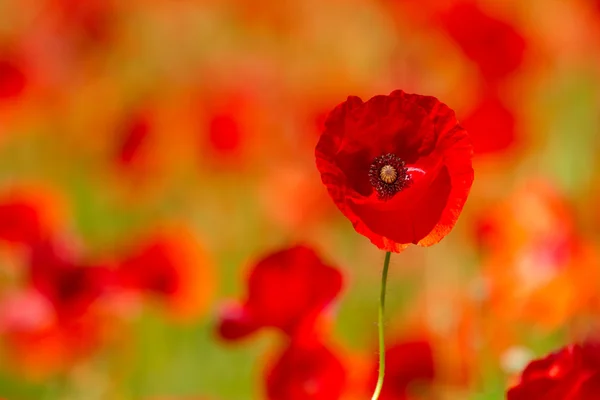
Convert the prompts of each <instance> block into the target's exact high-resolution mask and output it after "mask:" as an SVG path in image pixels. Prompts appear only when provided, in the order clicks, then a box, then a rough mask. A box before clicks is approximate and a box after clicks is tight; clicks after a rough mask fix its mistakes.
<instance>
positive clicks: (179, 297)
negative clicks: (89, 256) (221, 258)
mask: <svg viewBox="0 0 600 400" xmlns="http://www.w3.org/2000/svg"><path fill="white" fill-rule="evenodd" d="M116 274H117V281H118V284H119V286H120V287H121V288H123V289H125V290H129V291H132V292H140V293H149V294H154V295H155V296H156V297H158V298H160V299H163V300H164V301H166V303H167V306H168V308H169V311H171V312H172V313H173V316H175V317H178V318H184V319H185V318H191V317H194V316H196V315H197V314H198V313H199V312H201V311H203V310H204V308H205V306H206V305H207V303H208V300H209V298H210V296H211V294H212V287H213V284H214V282H213V279H212V276H211V273H210V263H209V260H208V257H207V255H206V254H205V253H204V251H203V250H202V249H201V248H200V246H199V243H198V241H197V239H196V237H195V236H194V235H193V234H192V233H191V232H189V231H188V230H187V229H185V228H184V227H177V228H173V229H171V228H169V229H163V230H162V231H161V232H159V233H156V234H151V235H148V237H147V238H145V239H143V240H142V241H141V242H140V243H138V244H137V245H136V246H135V247H134V248H133V249H132V250H131V253H130V254H129V255H128V256H127V257H124V258H123V259H122V260H120V261H119V262H118V266H117V272H116Z"/></svg>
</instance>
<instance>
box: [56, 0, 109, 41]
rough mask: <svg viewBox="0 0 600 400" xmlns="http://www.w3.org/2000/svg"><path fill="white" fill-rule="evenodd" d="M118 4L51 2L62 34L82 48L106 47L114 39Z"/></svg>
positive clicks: (96, 0) (94, 0) (73, 0)
mask: <svg viewBox="0 0 600 400" xmlns="http://www.w3.org/2000/svg"><path fill="white" fill-rule="evenodd" d="M117 4H118V3H116V2H113V1H112V0H108V1H103V0H87V1H85V2H81V1H76V0H50V5H51V6H52V7H53V11H54V12H55V13H56V17H57V21H59V22H60V28H59V29H60V32H61V33H62V34H63V35H66V36H68V38H69V40H71V41H72V43H73V44H75V45H77V47H80V48H86V47H93V46H98V45H105V44H107V43H108V42H109V41H110V40H111V39H112V37H113V25H114V24H115V22H116V21H117V20H118V18H117V17H118V12H117V11H118V8H117Z"/></svg>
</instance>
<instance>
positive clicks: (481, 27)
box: [440, 1, 526, 82]
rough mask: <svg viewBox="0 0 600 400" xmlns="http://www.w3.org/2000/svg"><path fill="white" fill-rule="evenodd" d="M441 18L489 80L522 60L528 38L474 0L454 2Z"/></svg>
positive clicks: (453, 36) (449, 32)
mask: <svg viewBox="0 0 600 400" xmlns="http://www.w3.org/2000/svg"><path fill="white" fill-rule="evenodd" d="M440 22H441V24H442V26H443V27H444V28H445V30H446V31H447V32H448V34H449V35H450V36H451V37H452V39H454V41H455V42H456V43H457V44H458V45H459V46H460V48H461V49H462V51H463V52H464V54H465V55H466V56H467V57H468V58H470V59H471V60H472V61H473V62H474V63H475V64H477V66H478V67H479V70H480V71H481V74H482V75H483V78H484V79H485V80H486V81H489V82H493V81H497V80H499V79H502V78H505V77H507V76H508V75H509V74H511V73H513V72H514V71H516V70H517V68H518V67H519V66H520V65H521V63H522V62H523V55H524V52H525V46H526V43H525V39H524V38H523V36H522V35H521V34H520V33H519V32H518V31H517V30H516V29H515V27H514V26H513V25H511V24H509V23H507V22H505V21H502V20H500V19H497V18H495V17H493V16H490V15H488V14H486V13H485V12H484V11H483V10H482V9H481V8H479V6H478V5H477V4H476V3H475V2H472V1H463V2H459V3H456V4H454V5H453V6H452V7H451V8H450V9H448V10H447V11H446V12H444V13H443V14H442V15H441V18H440Z"/></svg>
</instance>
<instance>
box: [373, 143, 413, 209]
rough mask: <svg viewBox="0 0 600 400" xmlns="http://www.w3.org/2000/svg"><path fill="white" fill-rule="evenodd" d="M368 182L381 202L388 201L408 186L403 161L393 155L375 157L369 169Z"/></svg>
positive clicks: (406, 172) (406, 171)
mask: <svg viewBox="0 0 600 400" xmlns="http://www.w3.org/2000/svg"><path fill="white" fill-rule="evenodd" d="M369 182H370V183H371V186H373V187H374V188H375V190H377V194H378V195H379V198H380V199H381V200H389V199H391V198H392V197H394V195H395V194H396V193H398V192H399V191H401V190H402V189H404V188H406V187H408V186H409V185H410V176H409V175H408V170H407V169H406V167H405V163H404V161H403V160H402V159H401V158H400V157H398V156H397V155H395V154H393V153H388V154H384V155H382V156H379V157H376V158H375V159H374V160H373V162H372V163H371V167H370V168H369Z"/></svg>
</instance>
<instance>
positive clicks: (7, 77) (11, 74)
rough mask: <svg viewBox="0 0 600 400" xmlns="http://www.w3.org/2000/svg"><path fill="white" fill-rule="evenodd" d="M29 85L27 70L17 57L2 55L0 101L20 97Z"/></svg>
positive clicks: (0, 58) (0, 59) (0, 57)
mask: <svg viewBox="0 0 600 400" xmlns="http://www.w3.org/2000/svg"><path fill="white" fill-rule="evenodd" d="M26 87H27V76H26V71H25V69H24V68H23V66H22V65H21V63H19V61H18V60H17V59H15V57H11V56H9V55H0V101H9V100H14V99H16V98H18V97H19V96H20V95H21V94H22V93H23V92H24V91H25V88H26Z"/></svg>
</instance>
